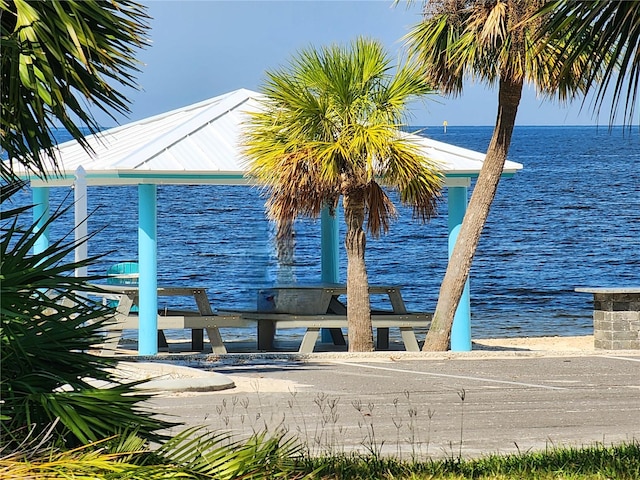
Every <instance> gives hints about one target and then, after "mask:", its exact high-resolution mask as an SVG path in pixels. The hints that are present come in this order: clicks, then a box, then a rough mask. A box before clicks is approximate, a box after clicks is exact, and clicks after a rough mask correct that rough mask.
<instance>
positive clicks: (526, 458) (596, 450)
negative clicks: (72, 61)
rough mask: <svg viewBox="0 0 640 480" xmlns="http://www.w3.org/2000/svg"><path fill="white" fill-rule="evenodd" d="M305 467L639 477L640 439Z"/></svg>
mask: <svg viewBox="0 0 640 480" xmlns="http://www.w3.org/2000/svg"><path fill="white" fill-rule="evenodd" d="M305 466H306V468H307V469H308V471H313V470H316V471H319V472H320V474H319V476H318V478H322V479H326V480H330V479H335V480H340V479H345V480H346V479H349V480H360V479H362V480H365V479H366V480H371V479H385V480H386V479H388V480H427V479H429V480H431V479H434V480H435V479H446V480H454V479H455V480H457V479H492V480H493V479H495V480H509V479H514V480H515V479H518V480H529V479H531V480H534V479H535V480H550V479H566V480H584V479H589V480H606V479H621V480H627V479H628V480H632V479H633V480H635V479H640V443H638V442H632V443H625V444H622V445H616V446H610V447H605V446H602V445H595V446H592V447H584V448H553V449H548V450H546V451H542V452H530V453H524V454H514V455H491V456H487V457H483V458H480V459H473V460H459V459H456V458H450V459H446V460H429V461H426V462H404V461H400V460H396V459H393V458H377V457H372V456H361V455H360V456H356V455H352V456H349V455H343V456H327V457H321V458H308V459H307V460H306V465H305Z"/></svg>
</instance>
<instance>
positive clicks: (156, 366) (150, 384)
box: [114, 362, 235, 392]
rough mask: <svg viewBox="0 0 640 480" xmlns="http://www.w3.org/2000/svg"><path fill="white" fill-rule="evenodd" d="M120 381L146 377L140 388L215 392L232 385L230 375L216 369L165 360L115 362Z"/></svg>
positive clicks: (116, 373) (115, 372) (233, 384)
mask: <svg viewBox="0 0 640 480" xmlns="http://www.w3.org/2000/svg"><path fill="white" fill-rule="evenodd" d="M114 374H115V375H116V377H118V378H120V379H121V380H125V381H126V380H130V381H136V380H147V381H146V382H145V383H143V384H141V385H139V386H138V388H139V389H141V390H153V391H172V392H214V391H219V390H226V389H228V388H233V387H235V383H234V382H233V380H231V379H230V378H229V377H227V376H225V375H221V374H219V373H216V372H210V371H205V370H202V369H197V368H190V367H187V366H183V365H179V364H176V363H164V362H118V366H117V368H116V369H115V370H114Z"/></svg>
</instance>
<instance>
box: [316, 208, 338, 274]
mask: <svg viewBox="0 0 640 480" xmlns="http://www.w3.org/2000/svg"><path fill="white" fill-rule="evenodd" d="M320 222H321V233H320V263H321V269H322V270H321V280H322V282H323V283H339V282H340V231H339V230H340V229H339V228H338V216H337V215H331V213H330V212H329V207H324V208H323V209H322V215H321V217H320Z"/></svg>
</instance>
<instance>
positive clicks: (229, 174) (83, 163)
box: [18, 89, 522, 355]
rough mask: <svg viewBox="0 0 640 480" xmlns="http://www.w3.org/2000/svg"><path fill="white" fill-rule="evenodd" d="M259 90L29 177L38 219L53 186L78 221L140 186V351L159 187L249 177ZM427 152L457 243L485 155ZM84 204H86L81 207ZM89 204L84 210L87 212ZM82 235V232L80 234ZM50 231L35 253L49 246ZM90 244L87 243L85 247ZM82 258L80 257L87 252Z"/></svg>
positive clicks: (330, 227)
mask: <svg viewBox="0 0 640 480" xmlns="http://www.w3.org/2000/svg"><path fill="white" fill-rule="evenodd" d="M260 97H261V95H260V94H259V93H256V92H253V91H250V90H246V89H240V90H235V91H233V92H229V93H226V94H224V95H220V96H216V97H213V98H210V99H208V100H205V101H202V102H199V103H196V104H193V105H189V106H186V107H183V108H179V109H176V110H173V111H170V112H167V113H163V114H160V115H156V116H153V117H149V118H146V119H143V120H139V121H136V122H132V123H129V124H126V125H123V126H119V127H115V128H112V129H109V130H105V131H103V132H100V134H97V135H91V136H88V137H87V138H86V140H87V142H88V143H89V145H90V146H91V148H92V149H93V154H89V153H87V152H86V151H85V150H84V148H83V147H82V146H81V145H80V144H79V143H78V142H76V141H75V140H74V141H69V142H66V143H63V144H61V145H60V146H59V154H58V166H59V169H60V172H58V173H55V172H54V171H53V169H52V170H51V171H50V172H48V173H49V178H48V179H47V180H46V181H43V180H42V179H40V178H38V177H34V176H31V177H29V176H28V175H27V174H26V173H25V172H24V171H22V172H20V171H19V172H18V173H22V174H23V175H24V176H25V177H28V178H27V179H28V180H29V182H30V184H31V187H32V191H33V203H34V205H35V206H36V207H35V209H34V218H35V219H36V220H37V221H40V222H44V219H46V217H47V215H48V209H49V193H48V191H49V190H48V189H49V188H50V187H59V186H70V185H75V190H76V192H75V194H76V206H77V208H78V210H77V212H76V224H78V225H79V224H80V223H84V225H85V226H86V222H83V219H84V218H86V186H93V185H137V186H138V197H139V199H138V210H139V226H138V263H139V270H140V273H139V300H140V303H139V333H138V335H139V342H138V345H139V347H138V348H139V350H138V351H139V354H140V355H155V354H157V352H158V344H157V311H158V299H157V233H156V231H157V200H156V192H157V185H163V184H188V185H195V184H199V185H201V184H210V185H220V184H226V185H229V184H238V185H246V184H249V183H251V179H250V178H248V177H247V176H246V175H245V169H244V167H243V165H244V164H245V159H244V157H243V156H242V154H241V152H240V149H239V144H240V143H239V142H240V133H241V128H242V124H243V122H244V120H245V118H246V112H248V111H252V110H255V109H257V108H258V105H259V99H260ZM415 137H416V140H417V142H418V143H419V144H420V145H421V146H422V148H423V149H424V154H425V156H427V157H429V158H431V159H433V160H435V161H437V162H439V163H440V164H441V166H442V169H443V174H444V177H445V187H446V188H447V189H448V225H449V244H450V249H451V248H452V246H453V244H454V243H455V237H456V235H457V233H458V231H459V227H460V224H461V223H462V219H463V217H464V213H465V210H466V206H467V198H468V189H469V187H470V185H471V180H472V179H473V178H474V177H477V175H478V173H479V172H480V168H481V167H482V163H483V161H484V157H485V155H484V154H482V153H479V152H475V151H472V150H468V149H465V148H460V147H456V146H453V145H450V144H447V143H443V142H438V141H434V140H431V139H428V138H426V137H422V136H417V135H416V136H415ZM520 169H522V165H521V164H518V163H515V162H511V161H507V162H506V164H505V167H504V170H503V176H504V177H509V176H513V175H514V174H515V173H516V172H517V171H518V170H520ZM83 205H84V207H83ZM83 208H84V210H83ZM321 229H322V233H321V250H322V252H321V272H322V278H321V279H320V280H321V281H322V282H327V283H339V277H338V272H339V268H338V250H339V238H338V223H337V219H336V218H335V217H332V216H331V215H330V214H329V213H328V211H325V212H323V214H322V217H321ZM81 235H82V232H81V233H80V234H79V236H81ZM48 241H49V239H48V237H47V235H46V234H45V235H44V236H42V239H41V241H40V243H39V244H37V245H36V246H35V249H36V250H37V251H43V250H44V249H45V248H46V247H47V245H48ZM85 248H86V247H85ZM81 255H82V254H81ZM469 298H470V296H469V288H468V284H467V287H466V288H465V292H464V294H463V298H462V300H461V303H460V306H459V308H458V311H457V314H456V318H455V322H454V328H453V332H452V338H451V349H452V350H457V351H467V350H471V312H470V301H469Z"/></svg>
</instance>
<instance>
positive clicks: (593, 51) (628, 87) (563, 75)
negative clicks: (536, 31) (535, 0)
mask: <svg viewBox="0 0 640 480" xmlns="http://www.w3.org/2000/svg"><path fill="white" fill-rule="evenodd" d="M539 15H540V16H543V17H544V23H543V25H542V28H541V32H542V33H541V36H542V34H544V35H546V38H544V39H543V40H544V41H546V42H554V41H555V42H563V43H564V44H565V45H567V46H570V49H569V50H568V51H556V52H554V55H555V56H554V57H553V59H554V61H555V62H556V63H557V64H558V65H559V68H560V71H559V75H558V76H559V78H560V79H561V80H563V81H566V79H567V78H571V76H572V75H573V74H574V72H575V65H576V63H578V64H579V65H582V68H583V70H582V72H581V73H582V76H583V78H584V82H583V83H582V84H581V86H583V91H592V92H594V93H595V105H594V110H595V112H596V114H598V113H599V112H600V110H601V108H602V106H603V105H604V102H605V101H606V100H607V98H608V96H609V95H611V96H612V98H613V100H612V103H611V108H610V113H609V122H610V123H611V124H613V123H614V122H615V120H616V118H617V115H618V114H619V112H620V107H621V104H620V103H621V102H622V117H623V120H624V122H626V123H629V124H631V123H632V122H633V117H634V113H635V108H636V103H637V97H638V90H639V87H640V61H639V59H640V2H639V1H637V0H633V1H624V2H607V1H601V0H593V1H585V2H570V1H566V0H559V1H554V2H550V3H549V4H548V5H546V6H545V8H544V9H542V10H541V12H540V13H539ZM585 58H586V59H588V62H587V63H586V65H585V63H584V59H585Z"/></svg>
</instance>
